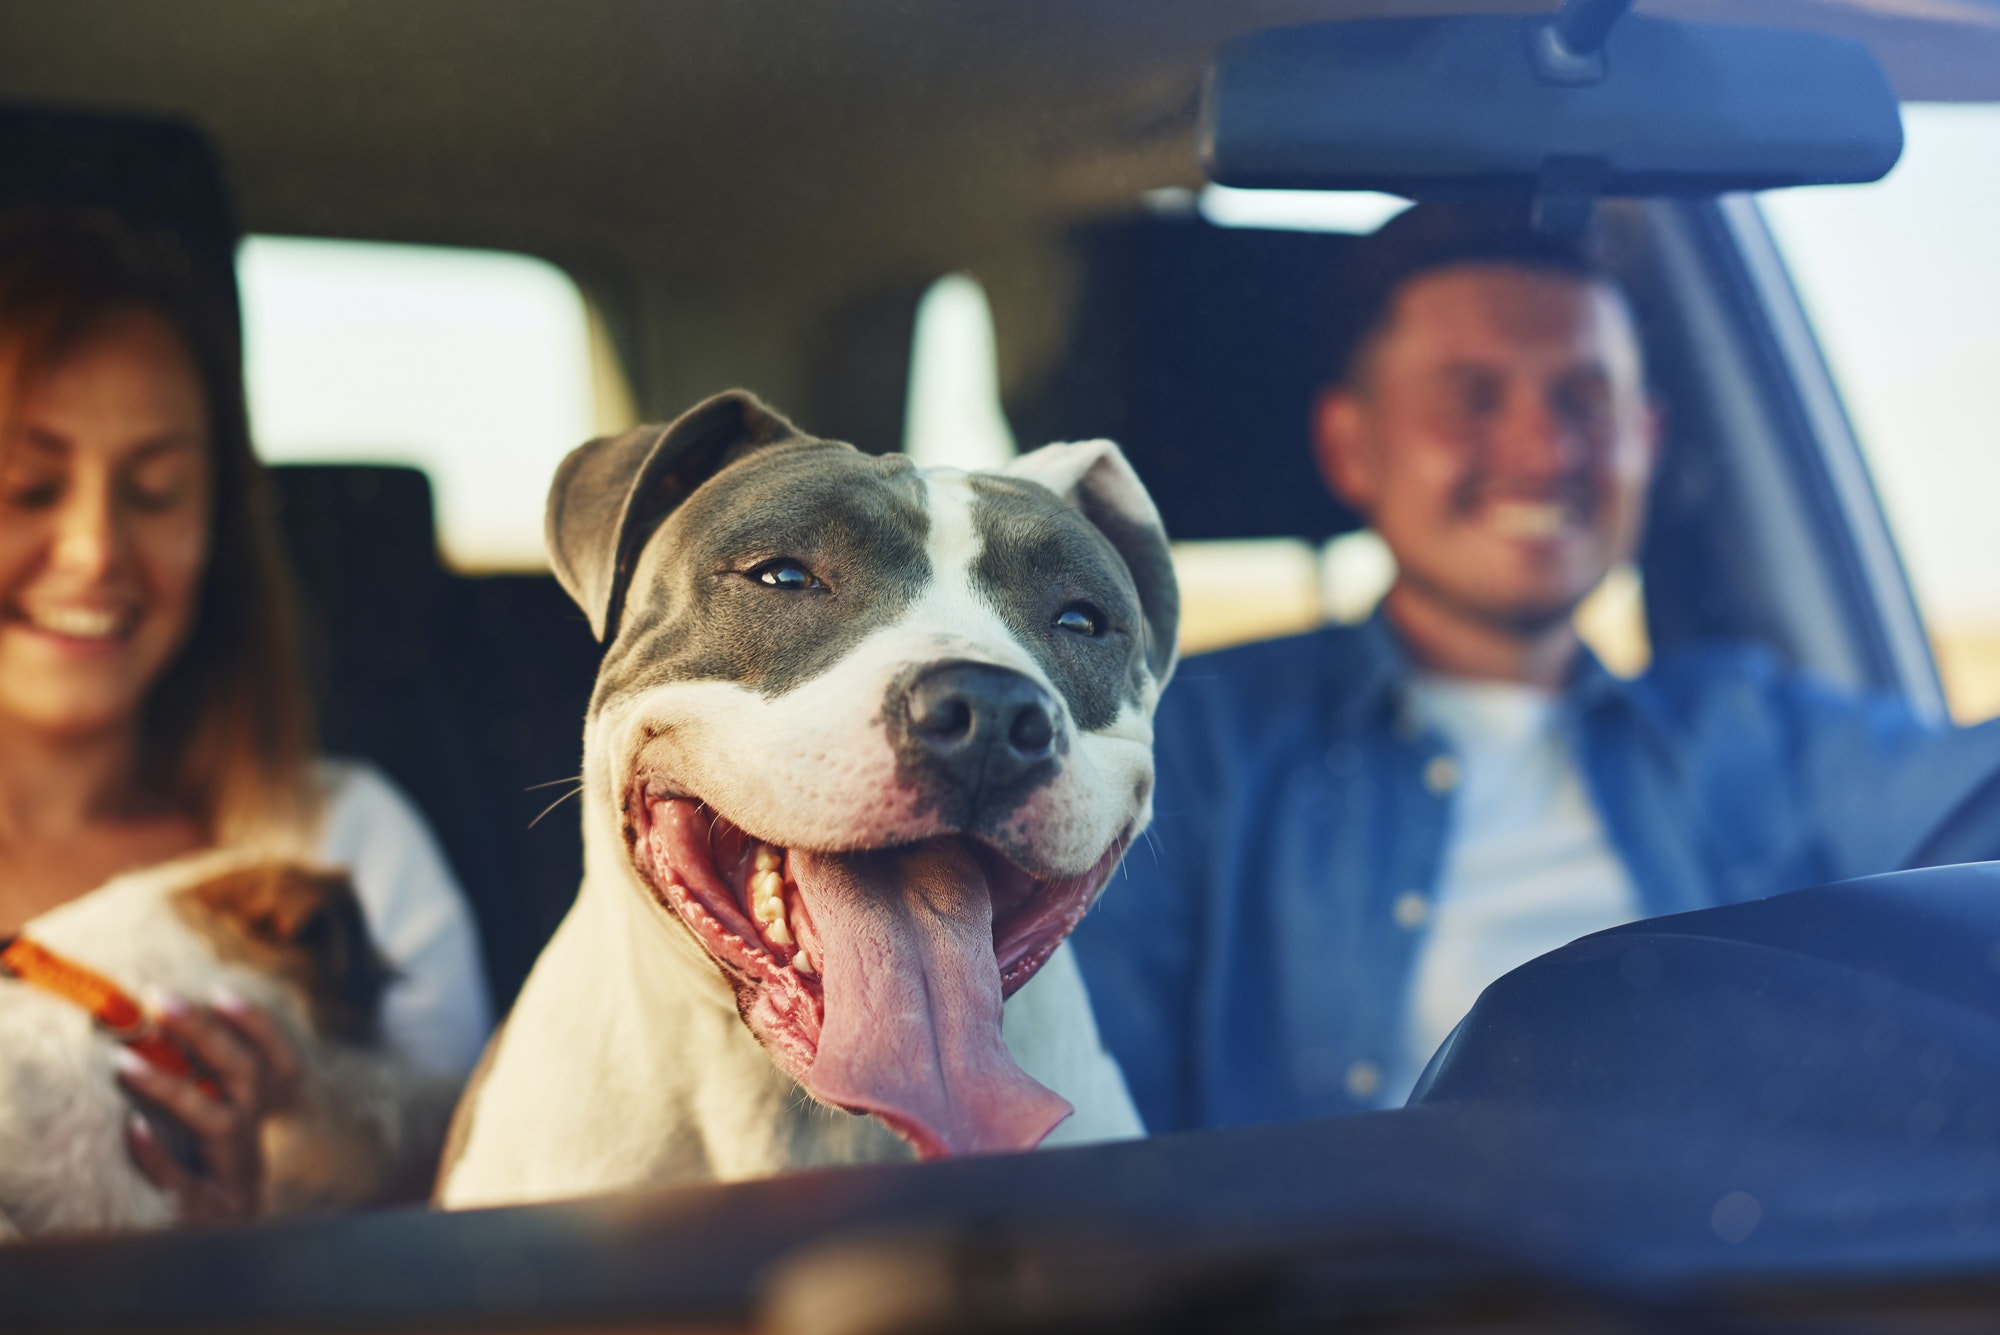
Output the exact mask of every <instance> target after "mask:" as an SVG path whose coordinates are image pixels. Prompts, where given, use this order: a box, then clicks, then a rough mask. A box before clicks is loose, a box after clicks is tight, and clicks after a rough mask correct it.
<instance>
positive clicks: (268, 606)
mask: <svg viewBox="0 0 2000 1335" xmlns="http://www.w3.org/2000/svg"><path fill="white" fill-rule="evenodd" d="M218 287H219V285H218V284H215V283H213V282H212V281H207V280H205V279H204V277H203V275H201V274H200V273H199V272H197V270H196V269H195V267H194V266H193V265H192V263H191V262H190V261H189V259H188V257H187V256H186V254H185V253H184V252H182V251H181V250H180V249H179V248H178V247H177V246H175V245H174V244H173V243H172V241H171V239H167V238H159V237H151V236H141V235H138V234H136V233H134V232H132V231H131V230H129V229H127V228H125V227H123V226H121V225H120V224H118V223H117V222H115V221H114V220H112V219H111V218H110V217H108V216H106V215H103V214H99V213H95V212H84V211H79V210H67V209H65V210H32V211H28V210H21V211H15V212H10V213H7V214H0V393H4V397H5V398H7V399H11V398H12V397H13V395H12V394H11V393H5V391H12V390H16V389H18V388H19V387H20V386H22V385H25V384H28V383H31V382H32V380H33V378H34V377H35V376H37V375H38V374H40V373H42V371H43V370H45V369H46V368H47V367H49V366H50V365H51V364H53V363H54V362H56V361H57V360H59V359H60V358H61V357H62V356H63V355H65V354H66V353H67V352H68V351H70V350H71V349H72V348H73V347H74V346H75V345H76V344H77V343H78V342H80V341H81V340H83V339H85V338H87V337H88V336H89V335H90V334H91V333H92V332H93V331H94V330H95V329H96V328H97V327H98V326H99V325H100V324H101V323H102V322H103V321H104V319H105V318H106V317H108V316H110V315H113V314H115V313H118V312H122V311H130V310H134V309H140V310H146V311H150V312H153V313H155V314H157V315H159V316H160V317H162V318H163V319H165V320H166V321H167V323H168V324H169V325H170V326H172V328H173V329H174V330H175V331H176V332H177V333H178V334H179V335H180V337H181V340H182V341H183V342H184V343H185V344H186V345H187V350H188V352H189V354H190V355H191V356H192V358H193V361H194V364H195V367H196V370H197V373H198V374H199V376H200V377H201V383H202V389H203V391H204V397H205V398H206V400H207V407H208V417H209V458H210V465H211V467H210V473H211V476H212V479H213V488H214V492H213V504H212V505H211V507H210V511H211V515H210V521H209V522H210V527H209V553H208V565H207V568H206V569H205V570H204V572H203V574H202V578H201V587H200V590H199V603H198V608H197V611H196V614H195V622H194V625H193V627H192V629H191V630H190V632H189V635H188V640H187V643H186V644H185V645H183V646H182V648H181V651H180V653H179V654H178V655H177V656H176V657H175V658H174V659H173V661H172V662H170V663H169V664H168V665H167V667H166V669H165V671H163V672H162V673H161V675H160V678H159V680H157V681H155V682H154V683H153V685H152V688H151V690H150V691H148V693H147V695H146V698H145V700H144V702H143V704H142V706H141V712H140V719H139V729H140V751H139V755H138V756H137V758H136V759H137V763H138V766H139V769H138V773H137V775H136V776H135V778H136V781H137V783H138V785H139V787H140V791H141V792H142V793H143V794H144V797H145V798H146V799H147V800H148V802H149V804H150V803H151V802H152V801H158V802H161V803H163V804H165V805H166V806H168V807H170V808H171V809H174V810H177V811H179V812H181V813H183V814H185V815H188V816H190V817H192V818H194V819H195V820H197V821H199V822H200V823H201V825H202V827H203V829H204V830H205V831H206V832H207V834H208V837H209V838H210V839H211V840H212V841H214V842H215V843H218V844H223V845H234V844H240V843H266V842H293V841H296V840H298V839H300V838H302V837H306V836H307V832H308V831H309V828H310V820H311V818H312V816H313V815H314V813H315V805H316V804H315V798H314V789H313V782H312V760H313V756H314V754H315V738H314V731H313V720H312V702H311V698H310V695H309V693H308V691H307V689H306V684H305V676H304V671H303V668H302V665H301V662H300V652H299V638H298V613H297V602H296V598H295V596H294V594H293V588H292V582H291V578H290V574H289V571H288V570H287V567H286V563H285V559H284V554H283V549H282V548H281V546H280V545H279V541H278V535H277V530H276V526H275V524H274V523H273V511H274V505H273V493H272V491H271V489H270V484H269V482H268V481H267V479H266V478H265V475H264V470H263V466H262V465H261V464H260V463H258V461H257V457H256V455H255V453H254V452H253V451H252V450H251V447H250V425H249V415H248V413H247V411H246V409H245V406H244V396H243V359H242V350H241V347H240V345H239V343H238V338H237V333H236V320H235V319H234V316H233V312H232V311H231V310H230V308H229V306H228V304H227V302H228V297H227V296H226V295H225V294H224V293H223V292H221V291H219V290H217V289H218Z"/></svg>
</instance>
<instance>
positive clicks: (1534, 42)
mask: <svg viewBox="0 0 2000 1335" xmlns="http://www.w3.org/2000/svg"><path fill="white" fill-rule="evenodd" d="M1631 8H1632V0H1564V4H1563V7H1562V9H1561V11H1560V12H1559V13H1557V14H1556V16H1555V17H1554V18H1553V19H1550V20H1549V21H1548V22H1547V23H1541V24H1537V25H1535V26H1534V27H1532V28H1530V29H1529V30H1528V58H1529V60H1530V61H1531V62H1532V63H1533V65H1534V67H1535V75H1536V77H1538V78H1539V79H1541V80H1542V81H1543V82H1544V83H1553V84H1562V85H1565V86H1568V87H1575V86H1577V85H1581V84H1591V83H1599V82H1602V81H1603V78H1604V70H1605V63H1604V42H1605V39H1606V38H1608V37H1610V35H1611V29H1612V28H1613V27H1614V26H1616V24H1617V22H1618V20H1619V19H1621V18H1624V17H1625V15H1626V13H1627V11H1629V10H1630V9H1631Z"/></svg>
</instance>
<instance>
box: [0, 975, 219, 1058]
mask: <svg viewBox="0 0 2000 1335" xmlns="http://www.w3.org/2000/svg"><path fill="white" fill-rule="evenodd" d="M0 971H4V972H6V973H8V974H11V975H13V976H14V977H15V978H18V979H19V980H20V981H22V982H24V983H26V984H27V985H28V986H29V987H32V988H34V989H36V990H37V991H41V992H46V993H48V994H49V995H50V996H54V997H61V998H62V999H63V1000H64V1001H67V1002H69V1003H70V1004H71V1005H73V1006H76V1007H78V1008H80V1009H82V1010H84V1011H87V1012H89V1014H90V1017H91V1018H92V1019H93V1020H95V1021H97V1023H98V1024H99V1025H100V1026H102V1027H103V1029H104V1030H105V1031H106V1032H107V1033H109V1034H110V1035H111V1036H112V1037H113V1038H115V1039H117V1040H118V1041H119V1042H120V1043H123V1044H124V1045H125V1046H126V1047H128V1048H130V1049H132V1051H134V1052H136V1053H138V1054H139V1055H140V1056H141V1057H144V1058H145V1059H146V1060H147V1061H148V1062H150V1063H152V1064H153V1065H154V1066H157V1067H158V1068H159V1069H161V1070H162V1071H165V1072H167V1073H168V1074H170V1075H178V1076H189V1075H194V1074H195V1070H194V1062H193V1061H192V1060H190V1059H189V1057H188V1055H187V1053H186V1052H185V1051H183V1050H182V1049H181V1046H180V1045H179V1044H178V1043H175V1042H174V1041H173V1040H172V1039H170V1038H168V1037H167V1036H166V1035H165V1034H163V1033H161V1032H160V1029H159V1025H158V1024H157V1022H155V1021H154V1019H153V1016H152V1014H151V1013H150V1012H149V1011H147V1009H146V1008H145V1007H144V1006H142V1005H140V1004H139V1002H138V1001H137V1000H136V999H135V998H134V997H133V996H132V994H131V993H129V992H127V991H125V989H123V988H121V987H119V986H118V984H116V983H114V982H112V981H111V980H110V979H109V978H106V977H105V976H104V975H103V974H101V973H98V972H96V971H95V970H92V969H88V968H85V967H84V966H83V965H81V964H78V963H77V962H76V961H75V960H72V959H66V958H64V957H63V956H61V955H58V954H56V953H55V952H54V951H53V950H50V949H49V948H48V947H47V946H44V945H40V944H38V943H36V942H33V941H30V940H29V939H28V938H27V937H25V936H17V937H15V938H14V939H13V940H12V941H9V942H8V943H7V945H6V948H5V949H4V950H0ZM198 1083H199V1084H200V1085H201V1087H202V1089H203V1090H204V1091H205V1092H206V1093H208V1094H209V1095H210V1096H216V1095H219V1094H220V1093H221V1091H220V1090H218V1089H217V1088H216V1086H215V1084H214V1082H213V1081H211V1080H208V1079H206V1078H198Z"/></svg>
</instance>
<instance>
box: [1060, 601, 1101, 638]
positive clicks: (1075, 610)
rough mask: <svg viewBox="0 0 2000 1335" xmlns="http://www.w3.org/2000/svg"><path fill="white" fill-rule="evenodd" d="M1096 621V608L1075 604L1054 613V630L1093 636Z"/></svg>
mask: <svg viewBox="0 0 2000 1335" xmlns="http://www.w3.org/2000/svg"><path fill="white" fill-rule="evenodd" d="M1098 619H1099V618H1098V611H1097V609H1096V608H1094V607H1090V606H1087V605H1085V604H1083V603H1076V604H1072V605H1071V606H1069V607H1065V608H1064V609H1063V610H1062V611H1060V612H1058V613H1056V629H1057V630H1066V631H1069V632H1070V633H1072V634H1075V635H1095V634H1097V625H1098Z"/></svg>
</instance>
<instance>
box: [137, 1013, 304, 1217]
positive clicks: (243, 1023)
mask: <svg viewBox="0 0 2000 1335" xmlns="http://www.w3.org/2000/svg"><path fill="white" fill-rule="evenodd" d="M159 1019H160V1028H161V1030H162V1032H164V1033H165V1034H166V1035H167V1037H169V1038H171V1039H172V1040H173V1041H174V1042H176V1043H178V1044H180V1045H181V1047H182V1048H184V1049H186V1051H187V1052H188V1053H189V1055H191V1056H192V1057H193V1058H194V1059H195V1061H196V1063H197V1064H198V1065H200V1066H202V1067H205V1068H206V1069H207V1070H209V1071H212V1072H213V1073H214V1075H215V1084H216V1086H217V1087H218V1090H219V1096H218V1095H211V1094H209V1093H207V1092H206V1091H204V1090H203V1089H202V1088H201V1086H200V1085H199V1084H198V1083H197V1082H196V1080H195V1078H194V1077H193V1076H191V1075H188V1076H181V1075H174V1074H172V1073H170V1072H167V1071H163V1070H161V1069H160V1068H159V1067H157V1066H154V1065H153V1064H152V1063H151V1062H149V1061H147V1060H146V1059H145V1058H144V1057H141V1056H140V1055H139V1054H138V1053H136V1052H134V1051H132V1050H131V1049H130V1048H121V1049H119V1052H118V1056H117V1063H118V1081H119V1083H120V1084H122V1085H123V1086H124V1087H125V1088H126V1089H127V1090H129V1091H131V1092H132V1093H134V1094H136V1095H139V1096H140V1097H141V1098H143V1099H145V1100H146V1101H147V1102H148V1103H149V1104H150V1105H151V1106H152V1107H153V1108H154V1109H156V1110H158V1111H159V1112H161V1113H164V1114H165V1115H167V1116H169V1117H172V1118H173V1119H174V1120H175V1121H177V1122H179V1123H180V1124H181V1125H182V1126H184V1127H186V1128H187V1130H188V1133H189V1134H190V1135H191V1136H192V1137H193V1138H194V1141H195V1144H196V1145H197V1146H198V1147H199V1148H200V1152H201V1163H202V1170H201V1171H200V1172H195V1171H192V1170H190V1169H189V1168H187V1167H186V1166H185V1165H183V1164H182V1163H181V1162H180V1161H179V1160H178V1159H176V1158H175V1157H174V1156H173V1154H172V1153H171V1152H170V1151H169V1150H168V1149H167V1147H166V1146H165V1145H164V1144H162V1143H161V1141H160V1137H159V1134H158V1133H157V1132H156V1131H155V1130H154V1129H153V1125H152V1123H151V1122H149V1121H147V1120H146V1116H145V1114H143V1113H139V1112H134V1113H133V1114H132V1116H131V1117H130V1118H129V1119H128V1120H127V1122H126V1135H125V1140H126V1145H127V1148H128V1149H129V1150H130V1151H131V1155H132V1161H133V1162H134V1163H136V1164H137V1165H138V1166H139V1171H140V1172H142V1173H144V1174H145V1175H146V1177H147V1179H148V1180H149V1181H151V1182H152V1183H153V1185H154V1186H156V1187H158V1188H160V1189H161V1190H162V1191H165V1192H167V1193H168V1194H170V1195H171V1196H173V1197H174V1198H175V1199H176V1200H177V1201H178V1202H179V1203H180V1207H181V1218H182V1219H183V1220H188V1221H196V1220H200V1221H230V1220H244V1219H251V1218H254V1217H255V1216H256V1215H257V1212H258V1210H259V1208H260V1207H261V1206H262V1204H263V1196H264V1150H263V1144H262V1141H261V1139H260V1136H259V1132H260V1130H261V1129H262V1127H263V1123H264V1119H265V1118H266V1117H268V1116H270V1115H271V1114H272V1113H276V1112H280V1111H283V1110H284V1109H285V1108H286V1107H287V1106H288V1105H289V1104H290V1103H291V1101H292V1099H293V1097H294V1096H295V1095H296V1094H297V1092H298V1081H299V1058H298V1053H297V1052H295V1051H294V1050H293V1048H292V1045H291V1043H290V1042H289V1041H288V1040H287V1039H286V1038H285V1035H284V1031H283V1030H281V1029H279V1028H278V1026H277V1024H276V1022H274V1021H273V1020H272V1019H271V1017H270V1016H269V1015H267V1014H266V1013H265V1012H263V1011H261V1010H259V1009H258V1008H257V1007H255V1006H252V1005H251V1004H250V1003H248V1002H246V1001H244V1000H243V999H242V998H240V997H237V996H234V995H229V994H219V995H218V996H217V999H216V1003H215V1005H214V1006H213V1007H208V1006H190V1005H189V1004H187V1003H186V1002H184V1001H182V1000H180V999H179V998H178V997H167V998H164V999H162V1001H161V1002H160V1005H159Z"/></svg>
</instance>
